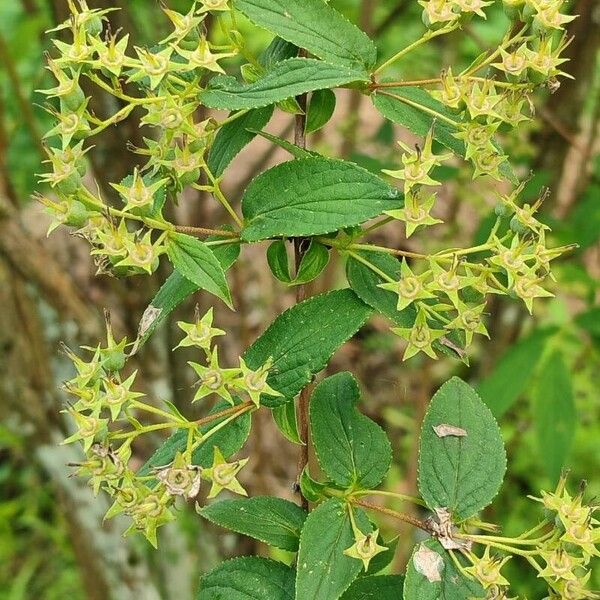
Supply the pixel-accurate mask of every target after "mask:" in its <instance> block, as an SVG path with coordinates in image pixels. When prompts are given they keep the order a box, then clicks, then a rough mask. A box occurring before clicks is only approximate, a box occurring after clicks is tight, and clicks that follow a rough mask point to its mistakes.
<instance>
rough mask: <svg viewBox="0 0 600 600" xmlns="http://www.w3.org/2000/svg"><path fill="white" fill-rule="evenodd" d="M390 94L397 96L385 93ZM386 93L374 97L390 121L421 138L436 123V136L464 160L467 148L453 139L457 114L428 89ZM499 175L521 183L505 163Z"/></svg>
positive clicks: (377, 105) (376, 103) (409, 87)
mask: <svg viewBox="0 0 600 600" xmlns="http://www.w3.org/2000/svg"><path fill="white" fill-rule="evenodd" d="M388 93H391V94H393V95H394V96H395V97H394V98H392V97H391V96H387V95H385V94H388ZM385 94H384V93H375V94H373V95H372V98H373V104H374V105H375V107H376V108H377V110H379V112H380V113H381V114H382V115H383V116H384V117H385V118H386V119H389V120H390V121H393V122H394V123H398V124H399V125H402V126H404V127H406V128H407V129H409V130H410V131H412V132H413V133H415V134H416V135H418V136H420V137H425V136H426V135H427V132H428V131H429V130H430V129H431V126H432V125H433V123H434V121H435V128H434V130H433V137H434V139H435V140H437V141H438V142H439V143H440V144H442V145H443V146H445V147H446V148H448V149H449V150H452V152H454V154H456V155H458V156H462V157H463V158H464V157H465V153H466V149H465V145H464V143H463V142H462V140H459V139H457V138H455V137H454V135H453V134H454V133H456V132H457V131H458V127H457V125H454V124H452V122H454V123H456V124H458V123H459V122H460V121H461V118H460V115H459V114H458V112H456V111H454V110H452V109H450V108H448V107H446V106H445V105H444V104H442V103H441V102H439V101H438V100H436V99H435V98H434V97H433V96H431V94H429V93H428V92H427V91H426V90H423V89H421V88H419V87H412V86H406V87H399V88H386V90H385ZM500 172H501V173H502V175H504V176H505V177H506V178H507V179H509V180H510V181H511V182H512V183H515V184H516V183H518V179H517V178H516V176H515V174H514V173H513V170H512V168H511V167H510V165H509V164H508V163H507V162H506V161H505V162H504V163H503V164H502V166H501V167H500Z"/></svg>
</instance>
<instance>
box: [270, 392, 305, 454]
mask: <svg viewBox="0 0 600 600" xmlns="http://www.w3.org/2000/svg"><path fill="white" fill-rule="evenodd" d="M271 412H272V413H273V420H274V421H275V424H276V425H277V429H279V431H280V432H281V434H282V435H283V436H284V437H285V438H286V439H287V440H289V441H290V442H292V444H299V445H304V442H303V441H302V440H301V439H300V432H299V431H298V421H297V418H296V405H295V404H294V403H293V402H286V403H285V404H282V405H281V406H276V407H275V408H273V410H272V411H271Z"/></svg>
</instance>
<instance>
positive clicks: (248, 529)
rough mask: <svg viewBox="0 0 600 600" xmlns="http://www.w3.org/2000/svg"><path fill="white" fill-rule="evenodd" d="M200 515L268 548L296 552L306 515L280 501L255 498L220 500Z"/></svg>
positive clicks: (203, 510) (302, 511) (300, 510)
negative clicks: (262, 543) (272, 547)
mask: <svg viewBox="0 0 600 600" xmlns="http://www.w3.org/2000/svg"><path fill="white" fill-rule="evenodd" d="M200 514H201V515H202V516H203V517H204V518H206V519H208V520H209V521H211V522H212V523H215V524H216V525H220V526H221V527H225V528H227V529H231V530H232V531H236V532H237V533H241V534H243V535H247V536H250V537H252V538H255V539H257V540H260V541H261V542H264V543H265V544H269V545H270V546H275V547H276V548H281V549H282V550H288V551H289V552H296V550H298V543H299V541H300V531H301V530H302V526H303V525H304V520H305V519H306V511H305V510H304V509H303V508H300V507H299V506H298V505H296V504H294V503H293V502H289V501H287V500H283V499H282V498H273V497H270V496H256V497H254V498H241V499H237V498H236V499H234V500H222V501H221V502H214V503H213V504H209V505H208V506H205V507H204V508H203V509H202V510H201V511H200Z"/></svg>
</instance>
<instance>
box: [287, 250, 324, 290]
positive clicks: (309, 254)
mask: <svg viewBox="0 0 600 600" xmlns="http://www.w3.org/2000/svg"><path fill="white" fill-rule="evenodd" d="M328 264H329V250H328V249H327V247H326V246H324V245H323V244H320V243H319V242H317V241H315V240H311V242H310V244H309V246H308V249H307V250H306V252H305V253H304V254H303V255H302V260H301V261H300V267H299V268H298V273H296V277H295V278H294V281H293V284H294V285H300V284H303V283H308V282H309V281H312V280H313V279H316V278H317V277H318V276H319V275H320V274H321V273H322V272H323V269H325V267H326V266H327V265H328Z"/></svg>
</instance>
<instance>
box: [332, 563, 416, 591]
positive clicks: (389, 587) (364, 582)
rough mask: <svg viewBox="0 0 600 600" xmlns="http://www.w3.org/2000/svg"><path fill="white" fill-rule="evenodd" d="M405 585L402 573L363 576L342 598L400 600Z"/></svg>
mask: <svg viewBox="0 0 600 600" xmlns="http://www.w3.org/2000/svg"><path fill="white" fill-rule="evenodd" d="M375 558H377V556H376V557H375ZM403 586H404V577H402V576H401V575H371V576H369V577H361V578H360V579H357V580H356V581H355V582H354V583H353V584H352V585H351V586H350V587H349V588H348V591H346V592H345V593H344V594H343V596H342V597H341V600H399V598H402V589H403ZM416 598H417V597H416V596H415V599H414V600H416ZM419 600H420V599H419Z"/></svg>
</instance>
